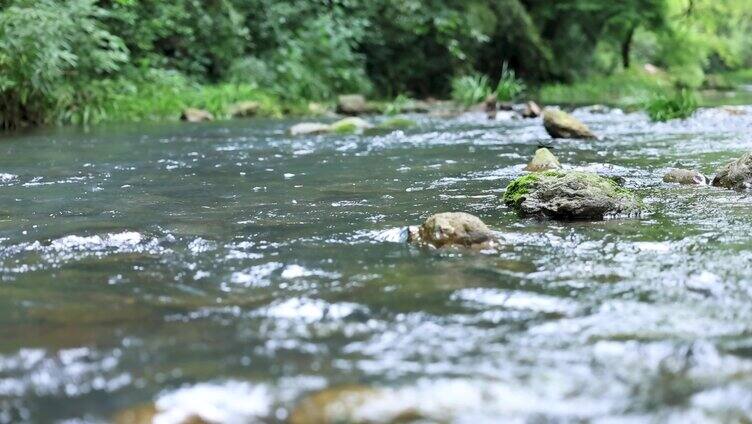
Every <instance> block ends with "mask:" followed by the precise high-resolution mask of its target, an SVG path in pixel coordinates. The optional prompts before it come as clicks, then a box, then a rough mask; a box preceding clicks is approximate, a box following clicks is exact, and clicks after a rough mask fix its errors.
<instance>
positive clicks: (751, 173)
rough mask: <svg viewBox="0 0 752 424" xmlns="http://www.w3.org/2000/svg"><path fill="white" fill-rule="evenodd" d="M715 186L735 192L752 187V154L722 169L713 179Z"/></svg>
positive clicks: (746, 154)
mask: <svg viewBox="0 0 752 424" xmlns="http://www.w3.org/2000/svg"><path fill="white" fill-rule="evenodd" d="M713 186H715V187H722V188H729V189H734V190H745V189H748V188H750V187H752V152H748V153H745V154H744V155H742V157H740V158H739V159H735V160H732V161H731V162H729V163H727V164H726V165H724V166H723V167H721V169H719V170H718V173H717V174H716V176H715V178H713Z"/></svg>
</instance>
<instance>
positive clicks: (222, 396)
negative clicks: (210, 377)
mask: <svg viewBox="0 0 752 424" xmlns="http://www.w3.org/2000/svg"><path fill="white" fill-rule="evenodd" d="M271 402H272V397H271V395H270V393H269V390H268V388H267V387H266V386H263V385H251V384H249V383H244V382H237V381H228V382H225V383H219V384H218V383H199V384H196V385H194V386H191V387H185V388H181V389H178V390H175V391H172V392H168V393H165V394H163V395H161V396H160V397H159V398H158V399H157V401H156V407H157V415H156V416H155V417H154V424H180V423H183V422H187V421H188V420H189V418H191V417H199V418H201V419H203V420H204V421H207V422H212V423H225V424H242V423H248V422H257V420H258V419H259V417H264V416H267V415H269V411H270V408H271Z"/></svg>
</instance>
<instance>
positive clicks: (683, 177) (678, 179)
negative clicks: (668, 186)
mask: <svg viewBox="0 0 752 424" xmlns="http://www.w3.org/2000/svg"><path fill="white" fill-rule="evenodd" d="M663 182H666V183H676V184H684V185H707V184H708V183H710V179H709V178H708V177H706V176H705V175H703V174H701V173H700V172H697V171H693V170H689V169H672V170H670V171H668V172H667V173H666V175H664V176H663Z"/></svg>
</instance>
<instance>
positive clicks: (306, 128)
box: [290, 122, 331, 135]
mask: <svg viewBox="0 0 752 424" xmlns="http://www.w3.org/2000/svg"><path fill="white" fill-rule="evenodd" d="M329 131H331V126H329V125H326V124H322V123H318V122H301V123H300V124H295V125H293V126H292V127H291V128H290V134H292V135H313V134H326V133H328V132H329Z"/></svg>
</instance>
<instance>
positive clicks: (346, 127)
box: [332, 122, 358, 134]
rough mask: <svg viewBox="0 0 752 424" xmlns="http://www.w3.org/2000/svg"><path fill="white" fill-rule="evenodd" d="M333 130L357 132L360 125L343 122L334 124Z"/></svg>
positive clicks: (339, 132) (347, 132) (337, 132)
mask: <svg viewBox="0 0 752 424" xmlns="http://www.w3.org/2000/svg"><path fill="white" fill-rule="evenodd" d="M332 132H333V133H335V134H355V133H356V132H358V126H357V125H355V124H353V123H352V122H342V123H337V124H334V125H332Z"/></svg>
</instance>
